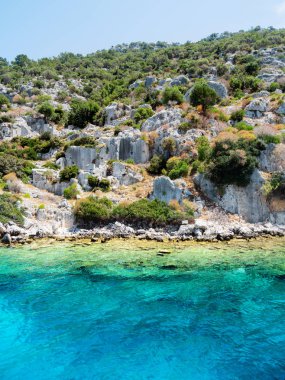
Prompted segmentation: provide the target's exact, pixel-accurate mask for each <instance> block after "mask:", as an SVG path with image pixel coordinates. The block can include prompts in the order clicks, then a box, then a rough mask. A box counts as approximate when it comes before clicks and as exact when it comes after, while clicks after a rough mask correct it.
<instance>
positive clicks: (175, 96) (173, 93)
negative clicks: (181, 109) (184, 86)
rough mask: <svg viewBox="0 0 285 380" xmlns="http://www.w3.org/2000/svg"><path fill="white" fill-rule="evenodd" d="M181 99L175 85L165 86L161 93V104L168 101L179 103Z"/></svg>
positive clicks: (181, 101)
mask: <svg viewBox="0 0 285 380" xmlns="http://www.w3.org/2000/svg"><path fill="white" fill-rule="evenodd" d="M183 100H184V98H183V95H182V93H181V91H180V90H179V88H178V87H177V86H173V87H167V88H166V89H165V90H164V92H163V95H162V102H163V104H168V103H169V102H176V103H178V104H181V103H183Z"/></svg>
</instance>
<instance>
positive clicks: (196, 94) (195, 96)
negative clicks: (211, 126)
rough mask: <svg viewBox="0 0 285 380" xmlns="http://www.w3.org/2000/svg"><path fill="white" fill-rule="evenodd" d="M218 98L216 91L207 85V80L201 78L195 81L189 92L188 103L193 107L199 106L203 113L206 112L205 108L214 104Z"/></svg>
mask: <svg viewBox="0 0 285 380" xmlns="http://www.w3.org/2000/svg"><path fill="white" fill-rule="evenodd" d="M218 100H219V97H218V95H217V93H216V91H214V90H213V89H212V88H211V87H210V86H208V84H207V82H206V81H205V80H203V79H202V80H199V81H197V83H196V84H195V85H194V87H193V89H192V91H191V94H190V103H191V104H192V105H193V106H195V107H197V106H201V107H202V111H203V113H204V114H206V112H207V109H208V108H209V107H211V106H213V105H214V104H216V103H217V102H218Z"/></svg>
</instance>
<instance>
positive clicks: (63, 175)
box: [59, 165, 79, 182]
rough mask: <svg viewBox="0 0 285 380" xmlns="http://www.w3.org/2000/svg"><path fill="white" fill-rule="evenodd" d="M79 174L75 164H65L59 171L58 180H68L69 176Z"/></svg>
mask: <svg viewBox="0 0 285 380" xmlns="http://www.w3.org/2000/svg"><path fill="white" fill-rule="evenodd" d="M78 174H79V168H78V166H76V165H72V166H67V167H66V168H64V169H62V170H61V171H60V173H59V177H60V182H68V181H70V180H71V178H76V177H77V176H78Z"/></svg>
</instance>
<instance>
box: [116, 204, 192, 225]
mask: <svg viewBox="0 0 285 380" xmlns="http://www.w3.org/2000/svg"><path fill="white" fill-rule="evenodd" d="M190 214H191V215H190ZM190 214H188V215H187V214H185V213H183V212H181V211H177V210H175V209H174V208H171V206H169V205H167V204H166V203H165V202H162V201H159V200H157V199H155V200H153V201H150V200H148V199H140V200H139V201H136V202H134V203H131V204H124V203H122V204H120V205H118V206H116V207H115V208H114V210H113V216H114V218H115V219H117V220H121V221H124V222H129V223H135V224H136V225H148V224H152V225H158V226H159V225H165V224H177V223H181V221H182V220H183V219H189V218H192V217H193V213H190Z"/></svg>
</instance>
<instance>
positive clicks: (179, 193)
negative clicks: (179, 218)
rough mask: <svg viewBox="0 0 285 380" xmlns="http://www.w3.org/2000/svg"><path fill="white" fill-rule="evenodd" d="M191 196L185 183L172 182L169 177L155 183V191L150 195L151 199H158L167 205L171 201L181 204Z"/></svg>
mask: <svg viewBox="0 0 285 380" xmlns="http://www.w3.org/2000/svg"><path fill="white" fill-rule="evenodd" d="M190 195H191V193H190V192H189V190H188V188H187V185H186V183H185V181H183V180H176V181H172V180H171V179H170V178H169V177H166V176H161V177H158V178H156V179H155V180H154V181H153V191H152V193H151V195H150V199H158V200H160V201H163V202H166V203H169V202H171V201H177V202H178V203H181V202H182V200H183V199H184V198H187V197H189V196H190Z"/></svg>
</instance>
